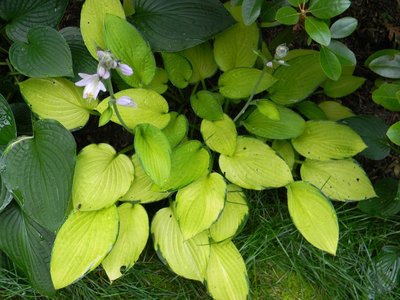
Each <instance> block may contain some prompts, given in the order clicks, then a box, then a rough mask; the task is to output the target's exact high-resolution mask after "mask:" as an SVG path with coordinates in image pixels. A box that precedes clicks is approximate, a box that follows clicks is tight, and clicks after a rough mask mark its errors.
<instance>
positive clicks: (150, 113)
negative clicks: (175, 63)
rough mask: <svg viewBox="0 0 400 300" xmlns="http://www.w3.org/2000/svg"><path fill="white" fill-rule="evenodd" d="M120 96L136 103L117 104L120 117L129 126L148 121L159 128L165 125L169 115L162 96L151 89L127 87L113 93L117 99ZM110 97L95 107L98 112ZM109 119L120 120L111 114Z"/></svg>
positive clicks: (106, 104)
mask: <svg viewBox="0 0 400 300" xmlns="http://www.w3.org/2000/svg"><path fill="white" fill-rule="evenodd" d="M121 96H128V97H131V98H132V99H133V101H134V102H135V103H136V107H128V106H119V107H118V111H119V113H120V114H121V118H122V119H123V120H124V122H125V123H126V125H127V126H128V127H129V128H132V129H134V128H135V127H136V126H137V125H138V124H142V123H149V124H152V125H154V126H156V127H158V128H160V129H162V128H164V127H165V126H167V124H168V122H169V120H170V115H169V114H168V103H167V101H166V100H165V99H164V97H163V96H161V95H160V94H158V93H157V92H155V91H152V90H146V89H127V90H123V91H120V92H118V93H116V94H115V97H116V98H117V99H118V98H119V97H121ZM109 100H110V98H109V97H108V98H106V99H104V100H103V101H102V102H101V103H100V104H99V105H98V106H97V107H96V110H98V111H99V112H100V113H102V112H103V111H104V110H106V109H107V107H108V101H109ZM111 120H112V121H113V122H115V123H118V124H120V121H119V120H118V118H117V117H116V115H115V113H114V114H113V116H112V118H111Z"/></svg>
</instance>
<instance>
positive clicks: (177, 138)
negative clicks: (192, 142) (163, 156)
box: [162, 111, 189, 148]
mask: <svg viewBox="0 0 400 300" xmlns="http://www.w3.org/2000/svg"><path fill="white" fill-rule="evenodd" d="M170 116H171V119H170V121H169V123H168V125H167V126H166V127H164V128H163V130H162V131H163V132H164V134H165V135H166V137H167V139H168V141H169V143H170V145H171V148H175V147H176V146H177V145H178V144H179V143H180V142H181V141H182V140H183V139H184V138H185V136H186V134H187V132H188V129H189V121H188V119H187V118H186V117H185V115H180V114H178V113H177V112H174V111H173V112H170Z"/></svg>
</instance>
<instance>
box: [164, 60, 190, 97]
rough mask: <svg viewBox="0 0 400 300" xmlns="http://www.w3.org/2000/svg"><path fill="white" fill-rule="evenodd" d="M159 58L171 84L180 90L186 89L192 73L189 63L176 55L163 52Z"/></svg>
mask: <svg viewBox="0 0 400 300" xmlns="http://www.w3.org/2000/svg"><path fill="white" fill-rule="evenodd" d="M161 56H162V58H163V62H164V68H165V71H167V74H168V78H169V80H170V81H171V83H172V84H173V85H174V86H176V87H177V88H180V89H183V88H185V87H187V86H188V84H189V79H190V78H191V77H192V72H193V71H192V66H191V65H190V63H189V61H188V60H187V59H186V58H185V57H184V56H183V55H180V54H177V53H168V52H163V53H161Z"/></svg>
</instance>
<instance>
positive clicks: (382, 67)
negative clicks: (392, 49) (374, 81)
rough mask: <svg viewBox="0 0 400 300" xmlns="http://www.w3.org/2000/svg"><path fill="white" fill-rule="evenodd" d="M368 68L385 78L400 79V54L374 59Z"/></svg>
mask: <svg viewBox="0 0 400 300" xmlns="http://www.w3.org/2000/svg"><path fill="white" fill-rule="evenodd" d="M368 67H369V68H370V69H371V70H372V71H374V72H375V73H376V74H379V75H381V76H383V77H387V78H394V79H398V78H400V52H397V53H396V54H386V55H382V56H379V57H377V58H375V59H373V60H372V61H371V62H370V63H369V64H368Z"/></svg>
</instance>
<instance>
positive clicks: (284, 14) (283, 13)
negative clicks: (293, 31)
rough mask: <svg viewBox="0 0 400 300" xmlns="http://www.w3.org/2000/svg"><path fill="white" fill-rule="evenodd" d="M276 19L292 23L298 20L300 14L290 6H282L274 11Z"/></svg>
mask: <svg viewBox="0 0 400 300" xmlns="http://www.w3.org/2000/svg"><path fill="white" fill-rule="evenodd" d="M275 18H276V20H277V21H278V22H279V23H281V24H284V25H294V24H296V23H297V22H299V19H300V14H299V12H298V11H297V10H295V9H294V8H293V7H291V6H283V7H281V8H280V9H278V11H277V12H276V15H275Z"/></svg>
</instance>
